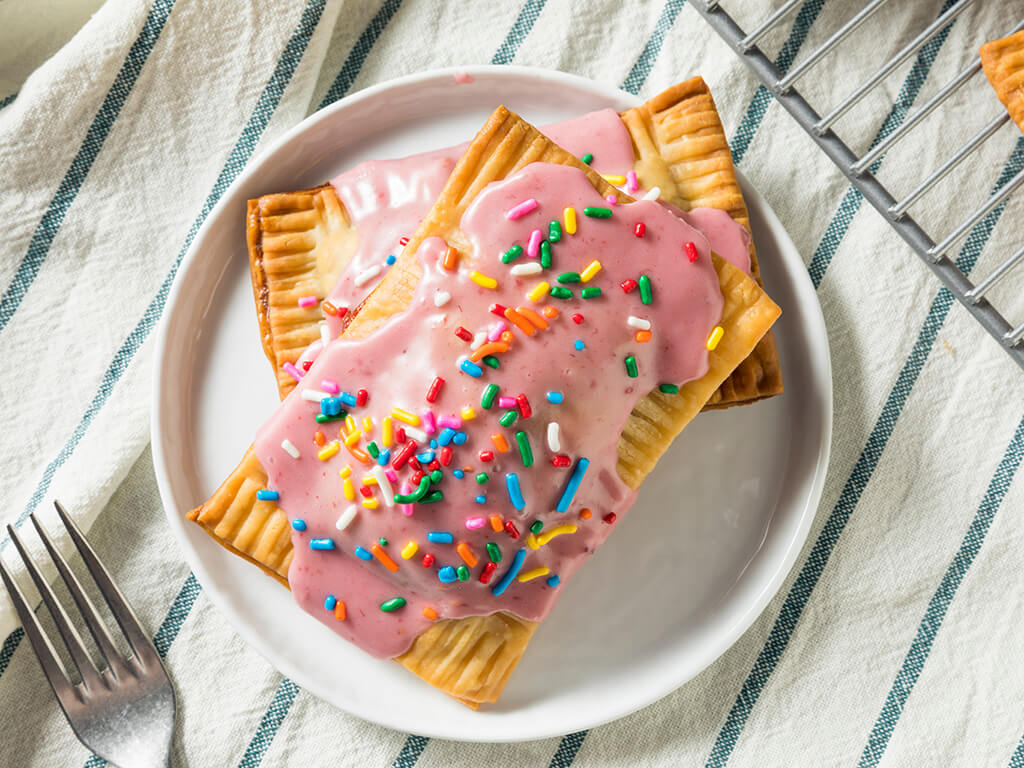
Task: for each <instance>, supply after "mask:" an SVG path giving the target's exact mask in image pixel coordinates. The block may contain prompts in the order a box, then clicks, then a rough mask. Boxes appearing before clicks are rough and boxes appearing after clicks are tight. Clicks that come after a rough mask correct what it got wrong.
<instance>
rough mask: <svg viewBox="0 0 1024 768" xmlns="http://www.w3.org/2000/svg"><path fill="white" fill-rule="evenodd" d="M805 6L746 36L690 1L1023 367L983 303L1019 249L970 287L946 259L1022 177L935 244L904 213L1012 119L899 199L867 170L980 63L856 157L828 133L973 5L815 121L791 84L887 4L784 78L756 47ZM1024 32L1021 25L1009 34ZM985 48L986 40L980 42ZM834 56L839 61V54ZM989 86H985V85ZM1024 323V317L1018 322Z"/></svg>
mask: <svg viewBox="0 0 1024 768" xmlns="http://www.w3.org/2000/svg"><path fill="white" fill-rule="evenodd" d="M801 2H803V0H787V1H786V2H785V3H784V4H783V5H782V6H781V7H780V8H779V9H778V10H776V11H775V12H773V13H772V14H771V15H770V16H769V17H768V18H766V19H764V21H762V22H761V23H760V24H758V25H757V26H756V27H755V28H754V29H753V31H751V32H745V31H744V30H743V29H741V28H740V27H739V26H738V25H737V23H736V22H735V21H734V20H733V19H732V17H731V16H730V15H729V14H728V13H727V12H726V11H724V10H723V9H722V8H721V7H720V5H719V3H720V0H693V5H694V7H695V9H696V10H697V12H698V13H700V14H701V16H703V17H704V19H705V20H706V21H707V23H708V24H710V25H711V27H712V28H713V29H714V30H715V31H716V32H717V33H718V34H719V36H720V37H721V38H722V39H723V40H724V41H725V42H726V43H727V44H728V45H729V47H730V48H732V49H733V51H735V52H736V54H737V55H738V56H739V57H740V58H741V59H742V60H743V61H744V62H745V63H746V65H747V66H748V67H750V69H751V70H752V71H753V73H754V75H755V76H756V77H757V78H758V79H759V80H760V81H761V83H762V84H763V85H764V86H765V87H766V88H767V89H768V90H769V91H770V92H771V94H772V95H773V96H774V97H775V98H776V99H777V100H778V101H779V103H780V104H781V105H782V106H783V107H784V108H785V109H786V110H787V111H788V112H789V113H790V115H792V117H793V118H794V119H795V120H796V121H797V123H799V124H800V126H801V127H802V128H803V129H804V130H805V131H806V132H807V134H808V135H809V136H810V137H811V138H812V139H813V140H814V141H815V142H816V143H817V144H818V146H819V147H821V149H822V150H823V151H824V152H825V154H826V155H827V156H828V157H829V159H830V160H832V161H833V162H834V163H835V164H836V165H837V166H838V167H839V169H840V170H841V171H842V172H843V174H844V175H845V176H846V177H847V178H848V179H849V180H850V183H852V184H853V185H854V186H855V187H856V188H857V189H858V190H859V191H860V192H861V194H863V195H864V198H865V199H866V200H867V201H868V202H870V203H871V204H872V205H873V206H874V207H875V209H876V210H877V211H878V212H879V213H880V214H881V215H882V217H883V218H884V219H885V220H886V221H887V222H888V223H889V224H890V225H891V226H892V228H893V229H895V230H896V232H898V233H899V234H900V236H901V237H902V238H903V239H904V240H905V241H906V242H907V243H908V244H909V245H910V247H911V248H912V249H913V250H914V252H915V253H917V255H918V256H919V257H920V258H921V259H922V260H923V261H924V263H925V264H927V266H928V267H929V268H930V269H931V271H932V272H934V273H935V275H936V276H937V277H938V278H939V280H940V281H942V284H943V285H945V286H946V288H948V289H949V290H950V291H951V292H952V294H953V295H954V296H955V297H956V299H957V300H958V301H959V302H960V303H961V304H963V305H964V307H966V308H967V310H968V311H969V312H970V313H971V314H972V315H973V316H974V317H975V318H976V319H977V320H978V322H979V323H981V325H982V326H983V327H984V328H985V330H986V331H988V332H989V334H991V335H992V336H993V337H994V338H995V339H996V340H997V341H998V342H999V343H1000V344H1001V345H1002V346H1003V348H1004V349H1005V350H1006V351H1007V352H1008V353H1009V355H1010V356H1011V357H1012V358H1013V359H1014V360H1015V361H1016V362H1017V364H1018V365H1019V366H1021V368H1024V322H1020V323H1019V324H1018V325H1015V326H1014V325H1011V323H1010V322H1009V321H1008V320H1007V319H1006V318H1005V317H1004V316H1003V315H1002V314H1001V313H1000V311H999V310H998V309H997V308H996V307H994V306H993V305H992V304H991V303H989V300H988V299H987V298H986V294H988V293H989V291H990V290H991V289H992V288H993V286H995V285H996V284H997V283H998V282H1000V281H1002V280H1003V279H1004V278H1006V277H1007V276H1008V275H1009V274H1010V273H1011V272H1012V271H1013V269H1014V267H1016V266H1018V265H1019V264H1020V263H1022V262H1024V245H1022V246H1021V247H1020V248H1019V249H1017V250H1016V251H1015V252H1014V253H1013V254H1011V255H1010V256H1009V257H1008V258H1006V259H1005V260H1004V261H1002V262H1001V263H999V265H998V266H996V267H995V268H994V269H993V270H992V271H990V272H989V273H988V274H987V275H985V276H983V277H982V278H981V279H980V280H979V282H977V283H974V282H972V281H971V280H970V279H969V278H968V277H967V275H965V274H964V273H963V272H962V271H961V270H960V269H959V268H958V267H957V265H956V264H955V263H954V261H953V259H952V258H950V256H949V255H948V254H949V252H950V249H951V247H952V246H953V245H955V244H956V243H957V242H959V241H960V240H961V239H962V238H964V237H965V236H966V235H967V234H968V233H969V232H970V231H971V229H972V228H973V227H974V226H975V225H976V224H978V222H980V221H981V220H982V219H983V218H984V217H985V216H987V215H988V214H989V213H990V212H991V211H993V210H994V209H995V208H996V207H998V206H999V205H1001V204H1003V203H1004V201H1006V200H1007V198H1009V196H1010V195H1011V194H1012V193H1013V191H1014V190H1016V189H1017V187H1019V186H1020V185H1021V184H1022V183H1024V171H1021V172H1020V173H1018V174H1016V175H1015V176H1013V177H1012V178H1011V179H1009V180H1008V181H1006V183H1004V184H1003V185H1002V186H1000V187H999V188H998V189H996V190H995V192H994V193H993V194H992V195H990V196H989V197H988V198H987V199H986V200H985V201H984V202H983V203H982V204H981V205H979V206H978V208H977V209H976V210H975V211H974V212H973V213H971V214H970V215H969V216H967V217H966V218H965V219H964V220H963V221H962V222H960V223H959V224H958V225H957V226H956V227H954V228H953V230H952V231H951V232H950V233H949V234H947V235H945V236H943V237H942V238H941V239H940V240H939V241H938V242H936V241H935V240H933V239H932V236H931V235H930V234H929V233H928V232H926V231H925V229H924V228H923V227H922V226H920V225H919V224H918V222H917V221H915V220H914V218H913V217H912V216H911V215H910V214H909V213H908V210H909V209H910V208H911V206H913V205H914V203H916V202H917V201H918V200H919V199H920V198H921V197H922V196H924V195H925V194H926V193H927V192H928V191H930V190H931V189H932V188H933V187H934V186H935V185H936V184H937V183H939V182H940V181H941V180H942V179H944V178H945V177H946V176H947V175H948V174H949V173H950V172H951V171H952V170H953V169H954V168H956V167H957V166H958V165H959V164H960V163H962V162H963V161H964V160H965V159H966V158H967V157H969V156H970V155H971V154H972V153H974V152H975V151H976V150H977V149H978V148H979V147H980V146H981V145H982V144H983V143H984V142H985V141H987V140H988V139H989V138H990V137H991V136H992V135H993V134H994V133H996V131H998V130H999V128H1001V127H1002V126H1003V125H1005V124H1006V123H1007V122H1008V121H1009V119H1010V117H1009V115H1008V114H1007V113H1006V112H1005V110H1003V111H1001V112H1000V114H999V115H998V116H997V117H995V118H993V119H992V120H991V121H990V122H989V123H987V124H986V125H985V126H984V127H983V128H982V129H981V130H980V131H978V132H977V133H976V134H975V135H974V136H973V137H972V138H971V139H970V140H968V141H967V142H966V143H965V144H963V145H962V146H961V147H960V148H959V149H958V150H957V151H956V152H954V153H953V154H952V156H950V157H949V159H948V160H946V161H945V162H944V163H942V164H941V165H940V166H939V167H938V168H936V169H935V170H934V171H932V172H931V174H930V175H928V176H927V178H925V179H924V180H923V181H921V182H920V183H919V184H918V185H917V186H916V187H915V188H914V189H913V190H912V191H911V192H909V193H908V194H906V195H904V196H903V197H902V198H900V199H897V198H896V197H895V196H894V195H893V194H892V193H891V192H890V191H889V190H888V189H887V188H886V186H885V185H884V184H883V183H882V182H881V181H880V180H879V179H878V178H877V177H876V175H875V173H874V172H873V170H872V166H873V164H874V163H875V161H876V160H878V159H879V158H880V157H881V156H882V155H883V154H884V153H886V152H887V151H889V150H890V149H892V148H893V147H894V146H895V145H896V144H897V143H898V142H900V141H901V140H902V139H904V138H906V136H907V135H908V134H910V133H911V132H912V131H913V130H914V128H915V127H916V126H918V125H919V124H920V123H921V122H922V121H923V120H924V119H925V118H926V117H928V116H929V115H930V114H931V113H932V112H934V111H935V110H936V109H937V108H938V107H939V106H941V105H942V104H943V103H944V102H946V101H947V100H948V99H949V98H950V97H951V96H953V94H955V93H956V92H957V90H958V89H959V88H960V87H961V86H963V85H964V83H966V82H967V81H968V80H970V79H971V78H972V77H973V76H974V75H976V74H977V73H978V72H979V71H980V70H981V60H980V58H978V59H976V60H975V61H974V63H973V64H971V65H970V66H969V67H967V68H966V69H964V70H963V71H962V72H961V73H960V74H958V75H957V76H956V77H954V78H953V79H952V80H950V81H949V82H948V83H947V84H946V85H944V86H943V87H942V88H941V89H940V90H939V91H938V92H937V93H936V94H935V95H934V96H932V97H931V98H930V99H929V100H928V101H927V102H926V103H925V104H923V105H922V106H920V107H919V108H918V109H917V111H916V112H914V113H912V114H910V115H909V116H908V117H907V119H906V120H904V121H903V122H902V124H900V125H899V126H898V127H897V128H896V129H895V130H894V131H893V132H892V133H890V134H889V135H888V136H887V137H885V138H884V139H883V140H882V141H880V142H878V143H877V144H876V145H875V146H873V147H871V148H870V149H868V151H866V152H865V153H864V154H863V155H861V156H860V157H858V156H857V155H856V154H855V153H854V152H853V151H852V150H851V149H850V148H849V147H848V146H847V145H846V143H844V141H843V140H841V139H840V138H839V137H838V136H837V135H836V133H835V132H834V131H833V127H834V126H835V124H836V122H837V121H838V120H840V119H841V118H842V117H843V116H844V115H846V114H847V113H848V112H849V111H850V110H851V109H852V108H853V107H854V106H855V105H856V104H857V103H858V102H860V101H861V100H862V99H863V98H864V97H865V96H867V95H868V94H869V93H870V92H871V91H872V90H873V89H874V88H875V87H876V86H877V85H878V84H879V83H881V82H882V81H883V80H885V78H886V77H887V76H888V75H889V74H890V73H892V72H893V71H894V70H895V69H896V68H898V67H899V66H900V65H901V64H903V63H904V62H905V61H907V60H908V59H909V58H910V57H911V56H913V55H914V54H916V53H917V52H918V51H919V50H920V49H921V48H922V47H923V46H925V45H926V44H927V43H928V42H929V41H930V40H931V39H932V38H934V37H935V36H936V35H938V34H939V33H940V32H942V30H943V29H944V28H946V27H947V26H949V24H950V23H952V21H953V20H954V19H955V18H956V17H957V16H959V15H960V14H961V13H963V12H964V11H965V10H966V9H967V8H968V6H970V5H971V3H972V2H973V0H960V2H957V3H955V4H954V5H952V6H950V7H949V8H948V9H947V10H946V12H945V13H943V14H942V15H941V16H939V17H938V18H936V19H935V21H933V22H932V23H931V24H929V25H928V26H927V27H926V28H925V29H923V30H922V31H921V32H920V33H919V34H918V35H917V36H916V37H914V39H913V40H911V41H910V42H909V43H907V44H906V45H905V46H904V47H903V48H901V49H900V50H899V51H898V52H897V53H896V54H895V55H894V56H892V58H890V59H889V60H888V61H886V62H885V63H884V64H882V65H881V66H880V67H878V69H876V70H875V71H874V72H873V73H872V74H870V75H869V76H867V77H866V79H864V80H863V82H862V83H861V85H859V86H858V87H857V88H856V89H855V90H853V91H852V92H851V93H850V94H848V95H847V96H845V97H844V98H843V99H842V101H841V102H840V103H839V104H838V105H837V106H835V107H834V108H832V109H831V110H830V111H829V112H828V113H827V114H826V115H824V116H822V115H820V114H819V113H818V112H817V111H816V110H815V109H814V107H812V106H811V105H810V104H809V103H808V101H807V100H806V99H805V98H804V96H803V95H802V94H801V93H800V91H798V90H797V89H796V88H795V87H794V84H795V83H796V82H797V80H799V79H800V78H801V77H803V76H804V75H806V74H807V73H808V72H810V71H811V70H812V69H813V68H814V66H815V65H816V64H818V62H820V61H821V60H822V59H823V58H824V57H825V56H827V55H828V54H829V53H831V52H832V51H833V50H834V49H836V48H837V47H838V46H839V45H840V44H841V43H842V42H843V40H845V39H846V38H847V37H848V36H849V35H850V34H851V33H852V32H853V31H854V30H856V29H857V28H858V27H860V26H861V25H862V24H863V23H864V22H865V21H867V20H868V19H869V18H870V17H871V16H872V15H873V14H875V13H876V12H877V11H878V10H879V9H880V8H881V7H882V6H883V5H884V4H885V3H886V2H888V0H869V2H868V3H867V5H865V6H864V7H863V9H861V10H860V11H859V12H858V13H857V14H856V15H855V16H853V17H852V18H851V19H849V20H848V21H847V22H846V23H845V24H843V25H842V26H841V27H840V28H839V29H838V30H836V32H835V33H833V34H832V35H831V36H830V37H829V38H828V39H827V40H826V41H825V42H824V43H822V44H821V46H820V47H818V48H817V49H816V50H814V51H813V52H811V54H810V55H808V56H807V57H806V58H804V59H803V60H802V61H800V62H799V63H798V64H797V65H796V66H794V67H793V68H792V69H790V70H789V71H788V72H786V73H785V74H783V73H782V72H780V71H779V69H778V68H777V67H776V65H775V64H773V63H772V61H771V60H770V59H769V58H768V57H767V56H766V55H765V53H764V52H763V51H762V50H761V48H760V47H759V46H758V41H760V40H761V39H762V38H764V36H765V35H766V34H768V33H769V32H770V31H771V30H772V29H773V28H774V27H775V26H776V25H777V24H778V23H779V22H780V21H782V20H783V19H784V18H785V17H786V16H788V15H789V13H790V12H791V11H793V10H794V9H795V8H796V7H797V6H798V5H799V4H800V3H801ZM1022 27H1024V21H1021V23H1019V24H1018V25H1017V26H1016V27H1015V28H1014V29H1013V30H1007V31H1006V32H1005V33H1004V34H1011V33H1012V32H1016V31H1018V30H1019V29H1021V28H1022ZM979 42H983V41H979ZM837 55H838V54H837ZM986 87H987V86H986ZM1021 319H1022V320H1024V318H1021Z"/></svg>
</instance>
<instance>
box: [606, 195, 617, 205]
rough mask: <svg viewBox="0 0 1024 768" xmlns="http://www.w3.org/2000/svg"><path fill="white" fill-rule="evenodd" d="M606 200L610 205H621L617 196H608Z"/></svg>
mask: <svg viewBox="0 0 1024 768" xmlns="http://www.w3.org/2000/svg"><path fill="white" fill-rule="evenodd" d="M605 200H607V201H608V205H618V204H619V198H617V197H616V196H615V195H608V197H606V198H605Z"/></svg>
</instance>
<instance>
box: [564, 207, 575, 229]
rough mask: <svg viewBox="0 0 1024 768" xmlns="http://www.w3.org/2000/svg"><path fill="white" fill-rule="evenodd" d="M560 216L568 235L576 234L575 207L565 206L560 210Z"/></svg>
mask: <svg viewBox="0 0 1024 768" xmlns="http://www.w3.org/2000/svg"><path fill="white" fill-rule="evenodd" d="M562 218H564V219H565V231H566V232H567V233H568V234H570V235H575V234H576V209H575V208H566V209H565V210H564V211H562Z"/></svg>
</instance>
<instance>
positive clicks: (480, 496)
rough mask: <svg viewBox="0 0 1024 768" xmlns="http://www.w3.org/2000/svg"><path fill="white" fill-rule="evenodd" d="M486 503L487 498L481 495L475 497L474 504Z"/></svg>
mask: <svg viewBox="0 0 1024 768" xmlns="http://www.w3.org/2000/svg"><path fill="white" fill-rule="evenodd" d="M486 502H487V497H486V496H484V495H483V494H482V493H481V494H480V495H479V496H477V497H476V503H477V504H484V503H486Z"/></svg>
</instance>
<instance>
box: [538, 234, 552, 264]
mask: <svg viewBox="0 0 1024 768" xmlns="http://www.w3.org/2000/svg"><path fill="white" fill-rule="evenodd" d="M540 265H541V267H543V268H544V269H551V243H549V242H548V241H547V240H541V241H540Z"/></svg>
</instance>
